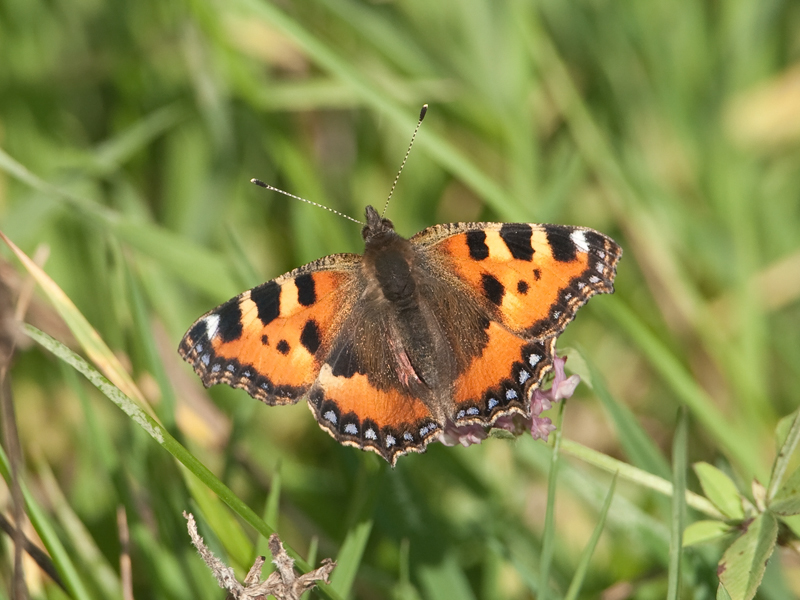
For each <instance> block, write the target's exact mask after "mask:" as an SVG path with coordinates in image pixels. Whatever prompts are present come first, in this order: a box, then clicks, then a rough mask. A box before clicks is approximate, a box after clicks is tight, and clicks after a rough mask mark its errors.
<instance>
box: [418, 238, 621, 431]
mask: <svg viewBox="0 0 800 600" xmlns="http://www.w3.org/2000/svg"><path fill="white" fill-rule="evenodd" d="M411 241H412V242H413V243H414V244H415V246H416V247H417V248H418V249H419V251H420V253H422V254H423V255H425V256H426V257H427V258H428V260H429V262H430V264H431V265H434V266H435V268H436V270H437V271H439V276H440V277H450V278H451V279H452V278H453V277H452V276H453V275H455V279H454V285H461V286H462V287H463V289H464V290H465V291H467V292H468V293H470V294H472V295H473V296H475V297H476V299H477V300H478V301H479V303H480V304H481V306H482V307H483V309H484V310H485V311H486V315H487V317H488V321H489V323H488V327H487V328H486V334H487V337H488V342H487V344H486V346H485V347H484V348H483V349H482V351H481V352H480V353H479V355H477V356H475V357H473V358H472V359H471V362H470V363H469V365H467V366H466V368H464V370H463V371H462V372H461V374H460V375H459V377H458V378H457V380H456V381H455V385H454V388H453V396H452V401H453V403H454V408H453V410H454V415H453V417H452V418H453V421H454V422H455V423H456V424H457V425H461V424H468V423H476V424H482V425H491V424H493V423H494V422H495V421H496V420H497V419H498V418H499V417H501V416H504V415H509V414H514V413H516V414H521V415H523V416H528V415H529V411H530V395H531V393H532V391H533V390H534V389H536V388H537V387H538V386H539V385H540V383H541V381H542V379H543V378H544V376H545V375H546V374H547V373H548V372H550V370H551V369H552V361H553V356H554V354H555V344H556V338H557V337H558V335H559V334H560V333H561V332H562V331H563V330H564V328H565V327H566V326H567V324H568V323H569V322H570V321H572V319H573V318H574V317H575V313H576V311H577V310H578V309H579V308H580V307H581V306H583V305H584V304H585V303H586V301H587V300H588V299H589V298H590V297H591V296H593V295H595V294H598V293H612V292H613V291H614V287H613V282H614V277H615V275H616V265H617V262H618V261H619V258H620V256H621V254H622V250H621V248H620V247H619V246H618V245H617V244H616V243H615V242H614V241H613V240H612V239H611V238H609V237H607V236H605V235H603V234H601V233H599V232H597V231H594V230H592V229H586V228H581V227H569V226H562V225H537V224H528V223H455V224H450V225H437V226H434V227H430V228H428V229H426V230H424V231H422V232H420V233H418V234H417V235H416V236H414V237H413V238H411Z"/></svg>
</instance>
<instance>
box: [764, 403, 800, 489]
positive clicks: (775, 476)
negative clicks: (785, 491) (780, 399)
mask: <svg viewBox="0 0 800 600" xmlns="http://www.w3.org/2000/svg"><path fill="white" fill-rule="evenodd" d="M790 416H791V415H790ZM787 420H788V417H786V418H784V419H782V420H781V422H780V423H779V424H778V428H777V430H776V432H775V433H776V435H777V436H778V439H781V438H783V443H782V444H781V449H780V450H779V451H778V455H777V456H776V457H775V464H773V465H772V474H771V475H770V478H769V491H768V492H767V502H768V503H769V501H770V500H771V499H772V498H773V497H775V495H776V494H778V488H779V486H780V485H781V480H782V479H783V474H784V473H785V472H786V469H787V468H788V466H789V461H790V460H791V458H792V455H793V454H794V450H795V448H797V444H798V442H800V411H796V412H795V414H794V418H792V420H791V425H789V427H788V430H786V429H785V428H784V427H785V423H786V422H787ZM784 432H785V434H784ZM787 483H788V482H787ZM795 487H796V486H795Z"/></svg>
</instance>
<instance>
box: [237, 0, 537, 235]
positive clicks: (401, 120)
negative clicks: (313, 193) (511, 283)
mask: <svg viewBox="0 0 800 600" xmlns="http://www.w3.org/2000/svg"><path fill="white" fill-rule="evenodd" d="M237 4H239V5H240V6H242V7H243V8H245V9H246V10H247V11H248V12H251V13H252V14H254V15H256V16H258V17H259V18H262V19H264V20H266V21H267V22H268V23H270V24H271V25H273V26H274V27H277V28H278V29H279V30H280V31H281V32H283V33H284V34H286V35H287V36H289V37H290V38H291V39H292V40H293V41H294V42H295V43H297V44H298V45H299V46H300V47H301V48H302V49H303V50H304V51H305V52H306V53H307V54H308V55H309V56H310V57H311V59H312V60H313V61H314V62H316V63H317V64H318V65H319V66H320V67H321V68H322V69H324V70H326V71H328V72H329V73H330V74H331V75H334V76H335V77H337V78H339V79H340V80H342V81H344V82H346V83H347V84H348V86H350V87H351V88H352V89H353V90H354V91H355V93H356V94H357V95H358V96H359V97H360V98H361V99H362V101H363V102H365V103H366V104H367V105H369V106H371V107H372V108H373V109H375V110H377V111H378V112H379V113H380V114H382V115H383V116H384V117H386V118H387V119H389V120H390V121H392V122H393V123H394V124H395V126H397V127H399V128H401V129H404V130H408V131H413V129H414V126H415V125H416V121H417V119H416V115H417V114H418V112H417V111H418V110H419V107H415V109H414V110H413V111H412V110H407V109H404V108H402V107H401V106H400V105H398V104H397V103H396V102H395V101H394V100H393V99H391V98H390V97H389V96H388V95H387V94H385V93H384V92H382V91H381V90H379V89H378V88H377V87H376V86H375V85H374V84H373V83H372V82H371V81H370V80H369V79H368V78H366V77H364V76H363V75H362V74H361V73H360V72H359V71H358V70H357V69H355V68H354V67H353V65H352V64H351V63H350V62H349V61H347V60H346V59H344V58H343V57H341V56H339V55H338V54H337V53H336V52H335V51H334V50H333V49H332V48H330V47H328V46H326V45H325V44H323V43H322V41H321V40H320V39H319V38H317V37H315V36H313V35H311V33H310V32H309V31H307V30H306V29H305V28H303V26H302V25H301V24H300V23H299V22H297V21H295V20H294V19H292V18H291V17H289V16H288V15H287V14H286V13H284V12H283V11H281V10H280V9H278V8H277V7H276V6H275V5H272V4H269V3H265V2H255V1H254V0H239V1H238V2H237ZM417 147H419V148H424V149H425V151H427V152H428V153H429V154H430V156H431V157H432V158H433V159H434V160H435V161H436V162H437V163H439V164H440V165H441V166H442V167H443V168H444V169H446V170H447V171H449V172H451V173H453V175H455V176H457V177H458V178H460V179H461V180H462V181H463V182H464V183H465V184H466V185H467V186H469V187H470V188H472V190H473V191H474V192H475V193H476V194H478V195H479V196H480V197H481V198H483V199H484V200H486V202H487V203H488V204H489V205H490V206H492V208H494V209H495V210H496V211H497V212H498V213H499V214H500V215H503V217H504V218H509V219H515V220H524V219H522V218H521V215H522V214H525V213H526V212H527V210H526V209H524V208H522V207H521V206H520V204H519V202H517V201H515V200H514V199H513V198H511V197H510V196H509V194H508V193H506V192H505V191H504V190H503V189H502V188H501V187H500V186H499V185H497V184H496V183H495V182H494V181H493V180H492V179H491V178H490V177H489V176H488V175H486V174H485V173H484V172H483V170H482V169H481V168H480V167H479V166H478V165H476V164H474V163H473V162H472V161H470V160H469V159H468V158H467V157H466V156H465V155H464V154H463V153H462V152H460V151H459V150H458V149H457V147H456V146H455V145H453V144H451V143H450V142H448V141H446V140H445V139H444V138H442V137H441V136H439V135H437V134H436V133H435V132H433V131H430V130H426V131H425V133H424V135H421V136H420V137H419V139H418V141H417Z"/></svg>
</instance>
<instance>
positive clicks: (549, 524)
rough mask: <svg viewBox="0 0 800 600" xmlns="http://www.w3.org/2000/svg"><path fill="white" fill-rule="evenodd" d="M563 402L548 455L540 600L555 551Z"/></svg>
mask: <svg viewBox="0 0 800 600" xmlns="http://www.w3.org/2000/svg"><path fill="white" fill-rule="evenodd" d="M565 406H566V403H565V402H562V403H561V404H560V406H559V407H558V422H557V423H556V430H555V440H554V441H553V452H552V453H551V455H550V472H549V473H548V475H547V508H546V509H545V516H544V533H543V534H542V555H541V557H539V578H540V579H539V580H540V581H541V586H540V588H539V598H540V600H547V598H548V596H549V592H550V565H551V564H552V562H553V552H554V551H555V532H556V518H555V510H556V487H557V485H558V468H559V465H560V464H561V461H560V458H561V433H562V428H561V424H562V423H563V416H564V407H565Z"/></svg>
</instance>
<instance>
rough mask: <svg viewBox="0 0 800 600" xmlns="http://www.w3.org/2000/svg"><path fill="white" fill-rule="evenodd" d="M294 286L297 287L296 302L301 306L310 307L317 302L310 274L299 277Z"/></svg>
mask: <svg viewBox="0 0 800 600" xmlns="http://www.w3.org/2000/svg"><path fill="white" fill-rule="evenodd" d="M294 284H295V285H296V286H297V301H298V302H299V303H300V304H302V305H303V306H311V305H312V304H314V302H316V301H317V290H316V288H315V286H314V276H313V275H311V273H306V274H304V275H299V276H298V277H297V278H296V279H295V280H294Z"/></svg>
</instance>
